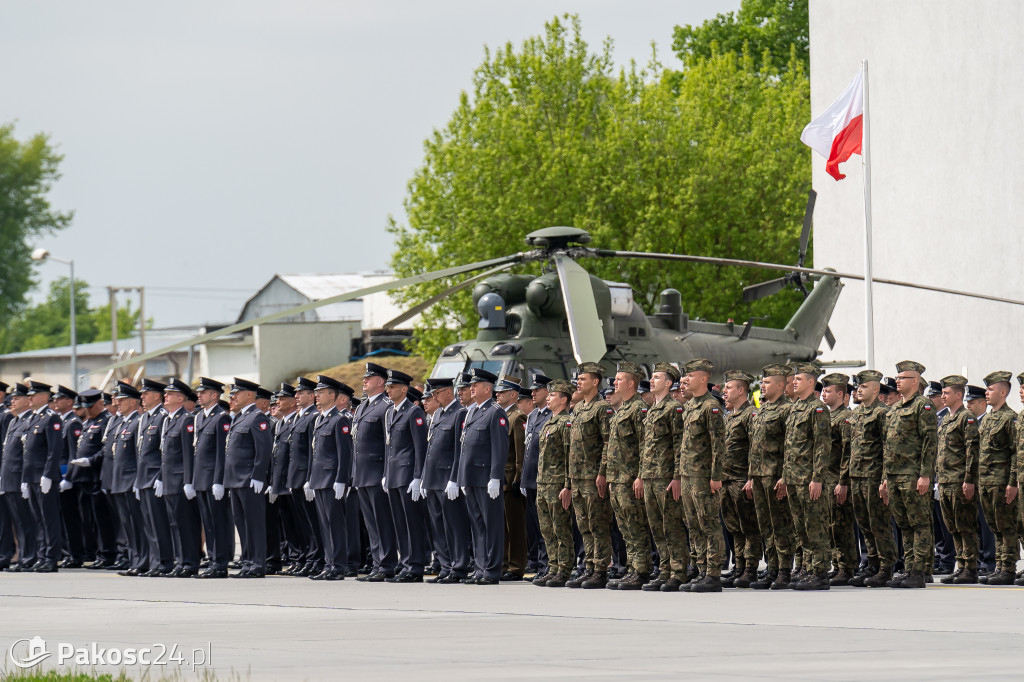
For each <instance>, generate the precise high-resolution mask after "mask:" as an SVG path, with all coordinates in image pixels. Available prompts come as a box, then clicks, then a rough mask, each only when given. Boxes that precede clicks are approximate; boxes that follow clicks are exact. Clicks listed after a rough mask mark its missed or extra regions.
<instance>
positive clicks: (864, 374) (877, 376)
mask: <svg viewBox="0 0 1024 682" xmlns="http://www.w3.org/2000/svg"><path fill="white" fill-rule="evenodd" d="M881 380H882V373H881V372H879V371H878V370H874V369H865V370H863V371H860V372H857V383H858V384H863V383H866V382H868V381H881Z"/></svg>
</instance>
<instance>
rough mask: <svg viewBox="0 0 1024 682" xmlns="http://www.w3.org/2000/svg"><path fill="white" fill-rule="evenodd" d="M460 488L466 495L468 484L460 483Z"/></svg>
mask: <svg viewBox="0 0 1024 682" xmlns="http://www.w3.org/2000/svg"><path fill="white" fill-rule="evenodd" d="M459 490H461V491H462V494H463V495H465V494H466V486H464V485H460V486H459Z"/></svg>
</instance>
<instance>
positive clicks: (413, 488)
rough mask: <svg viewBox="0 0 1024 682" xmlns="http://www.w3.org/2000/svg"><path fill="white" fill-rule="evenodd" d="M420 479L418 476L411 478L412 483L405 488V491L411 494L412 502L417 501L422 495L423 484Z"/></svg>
mask: <svg viewBox="0 0 1024 682" xmlns="http://www.w3.org/2000/svg"><path fill="white" fill-rule="evenodd" d="M421 483H422V480H421V479H419V478H414V479H412V483H410V484H409V487H408V488H406V489H405V492H407V493H409V494H410V495H412V501H413V502H419V501H420V498H421V497H423V486H422V485H421Z"/></svg>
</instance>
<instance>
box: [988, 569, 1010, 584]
mask: <svg viewBox="0 0 1024 682" xmlns="http://www.w3.org/2000/svg"><path fill="white" fill-rule="evenodd" d="M1013 580H1014V573H1013V571H999V572H997V573H993V574H992V575H990V576H989V577H988V583H986V584H988V585H1012V584H1013Z"/></svg>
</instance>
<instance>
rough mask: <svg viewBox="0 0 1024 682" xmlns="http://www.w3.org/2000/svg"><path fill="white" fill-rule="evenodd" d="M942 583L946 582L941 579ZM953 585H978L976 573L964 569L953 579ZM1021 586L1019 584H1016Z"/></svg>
mask: <svg viewBox="0 0 1024 682" xmlns="http://www.w3.org/2000/svg"><path fill="white" fill-rule="evenodd" d="M942 582H946V579H945V578H943V579H942ZM951 582H952V583H953V584H954V585H977V584H978V571H976V570H975V569H973V568H965V569H963V570H962V571H960V575H958V576H956V577H955V578H953V580H952V581H951ZM1018 584H1021V583H1018Z"/></svg>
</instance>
